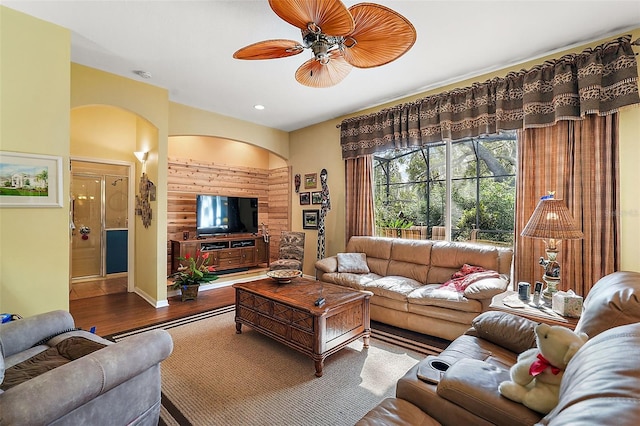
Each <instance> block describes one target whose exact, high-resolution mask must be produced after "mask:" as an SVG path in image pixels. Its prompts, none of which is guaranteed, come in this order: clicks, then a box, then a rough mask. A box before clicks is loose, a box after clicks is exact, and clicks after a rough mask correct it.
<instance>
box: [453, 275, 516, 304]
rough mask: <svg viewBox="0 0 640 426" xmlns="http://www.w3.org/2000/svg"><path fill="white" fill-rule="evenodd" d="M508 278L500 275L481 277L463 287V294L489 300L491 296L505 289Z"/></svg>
mask: <svg viewBox="0 0 640 426" xmlns="http://www.w3.org/2000/svg"><path fill="white" fill-rule="evenodd" d="M508 285H509V279H508V278H507V277H506V276H504V275H500V276H499V277H497V278H483V279H481V280H478V281H476V282H473V283H471V284H469V285H468V286H467V288H465V289H464V296H465V297H468V298H469V299H476V300H491V299H492V298H493V296H495V295H498V294H500V293H503V292H504V291H506V290H507V286H508Z"/></svg>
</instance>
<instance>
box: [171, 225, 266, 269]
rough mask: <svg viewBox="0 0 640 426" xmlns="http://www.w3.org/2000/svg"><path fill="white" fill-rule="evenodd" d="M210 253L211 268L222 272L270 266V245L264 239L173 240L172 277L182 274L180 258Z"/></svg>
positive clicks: (253, 237) (211, 238)
mask: <svg viewBox="0 0 640 426" xmlns="http://www.w3.org/2000/svg"><path fill="white" fill-rule="evenodd" d="M198 251H200V252H202V253H209V259H210V260H209V265H212V266H214V267H215V268H216V270H217V271H220V272H223V271H224V272H225V273H228V272H227V271H229V272H235V271H231V270H238V269H244V270H248V269H249V268H253V267H256V266H258V265H260V264H263V263H266V264H267V266H268V265H269V243H266V242H265V241H264V238H262V235H252V234H237V235H225V236H215V237H205V238H198V239H193V240H171V273H174V272H176V271H177V270H178V267H179V266H180V262H181V261H180V258H181V257H182V258H185V257H186V256H187V254H188V255H190V256H192V257H194V258H195V257H196V254H197V252H198Z"/></svg>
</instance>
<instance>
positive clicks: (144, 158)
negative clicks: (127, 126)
mask: <svg viewBox="0 0 640 426" xmlns="http://www.w3.org/2000/svg"><path fill="white" fill-rule="evenodd" d="M133 155H135V156H136V158H137V159H138V161H140V162H141V163H142V173H145V172H146V171H147V170H146V169H147V167H146V166H147V158H149V152H147V151H144V152H143V151H136V152H134V153H133Z"/></svg>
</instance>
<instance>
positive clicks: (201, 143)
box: [169, 136, 271, 170]
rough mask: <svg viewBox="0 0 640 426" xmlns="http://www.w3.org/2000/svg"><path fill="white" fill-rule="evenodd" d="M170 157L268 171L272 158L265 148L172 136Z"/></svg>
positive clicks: (222, 140)
mask: <svg viewBox="0 0 640 426" xmlns="http://www.w3.org/2000/svg"><path fill="white" fill-rule="evenodd" d="M169 157H170V158H183V159H187V160H200V161H205V162H214V163H216V164H225V165H231V166H240V167H254V168H257V169H266V170H268V169H269V168H270V158H271V156H270V153H269V151H267V150H265V149H263V148H259V147H257V146H254V145H250V144H247V143H240V142H236V141H232V140H229V139H222V138H216V137H209V136H171V137H170V138H169Z"/></svg>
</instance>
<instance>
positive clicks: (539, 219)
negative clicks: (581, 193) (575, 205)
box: [520, 197, 583, 240]
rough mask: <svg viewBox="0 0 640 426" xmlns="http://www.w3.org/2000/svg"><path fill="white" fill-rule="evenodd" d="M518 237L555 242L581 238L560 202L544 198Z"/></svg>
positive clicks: (576, 227) (581, 235)
mask: <svg viewBox="0 0 640 426" xmlns="http://www.w3.org/2000/svg"><path fill="white" fill-rule="evenodd" d="M520 235H522V236H524V237H532V238H549V239H555V240H577V239H580V238H582V237H583V234H582V231H581V230H580V228H578V226H577V225H576V223H575V221H574V220H573V218H572V217H571V214H570V213H569V209H567V206H565V204H564V203H563V202H562V200H556V199H555V198H544V197H543V199H541V200H540V201H539V202H538V205H537V206H536V209H535V210H534V211H533V214H532V215H531V218H530V219H529V222H528V223H527V226H525V227H524V229H523V230H522V232H521V233H520Z"/></svg>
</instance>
